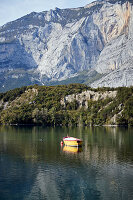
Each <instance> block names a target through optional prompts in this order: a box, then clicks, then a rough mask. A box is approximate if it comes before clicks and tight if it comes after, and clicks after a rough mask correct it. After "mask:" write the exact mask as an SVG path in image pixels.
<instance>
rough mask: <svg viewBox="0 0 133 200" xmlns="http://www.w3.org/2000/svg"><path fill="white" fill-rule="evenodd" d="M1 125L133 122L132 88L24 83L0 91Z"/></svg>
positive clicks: (71, 124) (89, 124)
mask: <svg viewBox="0 0 133 200" xmlns="http://www.w3.org/2000/svg"><path fill="white" fill-rule="evenodd" d="M0 123H1V124H10V125H11V124H18V125H19V124H34V125H44V126H96V125H99V126H100V125H118V126H119V125H120V126H132V125H133V87H130V88H127V87H119V88H97V89H94V88H90V87H88V86H86V85H82V84H69V85H58V86H38V85H33V86H25V87H21V88H16V89H13V90H10V91H7V92H5V93H0Z"/></svg>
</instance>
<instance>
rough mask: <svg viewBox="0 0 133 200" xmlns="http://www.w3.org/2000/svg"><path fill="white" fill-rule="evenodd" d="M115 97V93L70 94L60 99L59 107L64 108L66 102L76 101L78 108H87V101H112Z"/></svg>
mask: <svg viewBox="0 0 133 200" xmlns="http://www.w3.org/2000/svg"><path fill="white" fill-rule="evenodd" d="M116 95H117V91H106V92H94V91H91V90H87V91H84V92H82V93H79V94H72V95H68V96H65V97H64V98H62V99H61V105H63V106H64V107H65V106H66V104H67V102H68V103H71V102H74V101H75V100H76V101H77V103H78V105H79V107H80V108H81V107H82V106H83V107H85V108H88V101H90V100H92V101H98V100H105V99H106V98H112V99H114V98H115V97H116Z"/></svg>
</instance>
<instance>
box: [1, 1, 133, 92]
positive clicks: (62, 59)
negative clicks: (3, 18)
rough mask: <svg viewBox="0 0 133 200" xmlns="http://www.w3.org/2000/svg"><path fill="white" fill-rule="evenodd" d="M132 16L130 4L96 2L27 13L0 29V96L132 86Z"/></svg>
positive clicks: (129, 2)
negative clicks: (42, 88) (28, 88)
mask: <svg viewBox="0 0 133 200" xmlns="http://www.w3.org/2000/svg"><path fill="white" fill-rule="evenodd" d="M132 10H133V3H132V1H125V0H121V1H116V0H104V1H96V2H93V3H91V4H88V5H86V6H85V7H81V8H73V9H59V8H55V10H50V11H44V12H41V13H36V12H33V13H31V14H28V15H26V16H24V17H22V18H20V19H17V20H15V21H13V22H9V23H7V24H5V25H4V26H2V27H0V91H5V90H9V89H12V88H15V87H19V86H22V85H30V84H41V85H44V84H49V85H50V84H60V83H62V81H63V82H64V83H65V82H80V83H87V84H89V85H91V86H92V87H99V86H110V87H117V86H130V85H132V84H133V78H132V77H133V76H132V75H133V45H132V44H133V12H132ZM60 81H61V82H60Z"/></svg>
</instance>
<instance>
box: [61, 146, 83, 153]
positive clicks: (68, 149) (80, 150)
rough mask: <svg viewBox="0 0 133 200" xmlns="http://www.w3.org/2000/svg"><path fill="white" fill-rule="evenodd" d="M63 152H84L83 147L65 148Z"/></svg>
mask: <svg viewBox="0 0 133 200" xmlns="http://www.w3.org/2000/svg"><path fill="white" fill-rule="evenodd" d="M63 151H64V152H66V153H79V152H82V151H83V150H82V147H71V146H64V148H63Z"/></svg>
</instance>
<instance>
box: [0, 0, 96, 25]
mask: <svg viewBox="0 0 133 200" xmlns="http://www.w3.org/2000/svg"><path fill="white" fill-rule="evenodd" d="M90 2H92V0H0V26H2V25H4V24H5V23H7V22H10V21H13V20H15V19H18V18H20V17H22V16H24V15H26V14H29V13H31V12H33V11H35V12H41V11H45V10H50V9H54V8H55V7H58V8H77V7H82V6H85V5H87V4H89V3H90Z"/></svg>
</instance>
